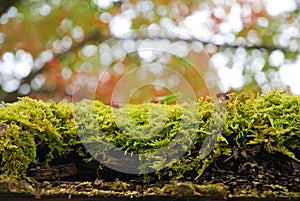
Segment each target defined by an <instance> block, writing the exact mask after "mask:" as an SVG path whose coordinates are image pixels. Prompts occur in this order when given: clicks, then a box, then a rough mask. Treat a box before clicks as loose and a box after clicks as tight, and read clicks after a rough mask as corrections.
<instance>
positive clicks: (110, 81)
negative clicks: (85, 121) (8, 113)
mask: <svg viewBox="0 0 300 201" xmlns="http://www.w3.org/2000/svg"><path fill="white" fill-rule="evenodd" d="M0 5H1V6H0V13H1V17H0V46H1V50H0V56H1V58H0V85H1V90H0V97H1V99H2V100H4V101H7V102H13V101H15V100H17V97H19V96H26V95H29V96H31V97H35V98H40V99H45V100H47V99H53V100H56V101H60V100H62V99H70V100H71V99H73V101H77V100H81V99H83V98H88V99H99V100H101V101H103V102H105V103H110V102H112V101H114V102H124V101H129V102H132V103H140V102H146V101H149V100H151V98H152V97H156V96H162V95H169V94H171V93H177V92H180V93H183V95H184V96H182V97H183V98H182V100H181V99H180V101H184V100H185V99H184V98H186V97H187V98H186V99H194V98H197V97H200V96H204V95H209V94H211V93H213V92H215V91H227V90H235V91H242V90H252V91H262V92H266V91H269V90H270V89H272V88H275V89H286V88H288V89H290V91H291V93H294V94H299V93H300V88H299V86H300V83H299V82H300V81H298V80H299V79H298V78H297V76H296V75H297V74H298V73H299V72H300V68H299V67H298V66H299V65H298V64H299V62H300V59H299V58H300V57H298V55H299V48H300V47H299V37H300V34H299V23H300V15H299V5H298V3H297V2H296V1H294V0H287V1H276V0H263V1H260V0H228V1H220V0H213V1H211V0H210V1H208V0H202V1H194V0H192V1H185V2H183V1H175V0H172V1H166V0H159V1H151V0H142V1H134V0H125V1H118V0H91V1H87V0H74V1H68V0H41V1H30V0H19V1H17V0H15V1H0Z"/></svg>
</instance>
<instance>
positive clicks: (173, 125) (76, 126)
mask: <svg viewBox="0 0 300 201" xmlns="http://www.w3.org/2000/svg"><path fill="white" fill-rule="evenodd" d="M222 101H223V103H222V104H225V100H222ZM212 104H213V103H212V102H211V101H210V98H200V99H199V101H198V102H197V104H196V105H195V104H189V103H185V104H182V105H178V104H177V105H165V104H161V105H160V104H159V105H158V104H152V103H145V104H139V105H122V106H121V108H119V109H117V108H112V107H110V106H108V105H105V104H103V103H101V102H99V101H89V100H86V101H81V102H79V103H76V104H72V103H67V102H60V103H54V102H43V101H36V100H32V99H30V98H21V99H20V100H19V101H18V102H16V103H12V104H5V107H3V108H0V121H1V122H3V123H5V124H7V125H8V128H7V129H5V130H3V131H2V132H0V142H1V143H0V144H1V146H0V161H1V166H2V167H3V171H2V173H1V177H6V176H10V177H15V178H24V177H26V170H27V168H28V166H29V165H30V163H34V162H37V161H38V162H42V163H45V164H48V163H50V162H52V161H53V160H54V159H55V158H59V157H61V155H62V154H65V155H67V153H69V152H70V151H72V150H75V151H77V152H78V153H80V154H81V156H84V157H85V158H86V159H90V160H92V158H88V157H87V156H88V154H87V153H86V152H85V151H84V147H83V145H82V143H84V144H88V145H89V144H90V145H93V144H96V145H99V144H101V143H103V144H105V143H106V142H110V143H111V147H110V148H114V146H116V147H118V148H120V149H122V150H123V151H124V152H125V153H127V154H132V153H143V154H145V155H146V156H147V153H152V152H153V151H155V150H159V149H160V148H161V147H165V146H168V145H169V144H170V143H172V142H174V141H175V142H176V140H181V139H189V137H190V133H191V132H194V133H196V136H195V138H194V139H193V141H192V143H191V144H190V145H191V146H190V147H189V149H187V152H186V154H185V155H184V156H182V157H181V158H180V159H178V160H177V161H172V162H173V163H170V164H167V165H168V166H167V169H169V170H172V172H173V173H174V174H176V177H177V178H181V177H184V176H185V175H186V174H187V173H188V172H191V171H192V172H197V173H198V177H200V176H201V175H202V173H203V172H204V171H205V169H206V168H207V167H208V166H209V165H210V164H211V163H213V162H214V161H215V160H216V159H217V158H218V157H219V156H220V155H224V154H225V155H231V154H232V153H231V149H232V147H233V146H236V147H238V148H239V150H243V149H244V148H245V147H246V146H248V145H256V144H259V145H263V147H264V148H265V150H267V151H268V152H270V153H271V152H280V153H282V154H284V155H286V156H288V157H290V158H291V159H293V160H295V161H298V162H299V161H300V158H299V147H300V97H299V96H291V95H289V94H288V93H287V92H279V91H272V92H270V93H267V94H257V95H253V94H252V95H251V94H250V95H245V94H240V95H236V94H231V98H230V99H229V100H226V111H225V112H224V109H225V108H224V107H218V104H219V103H216V104H217V105H212ZM194 107H196V109H197V110H196V111H197V113H194V112H192V111H193V109H195V108H194ZM213 108H214V112H212V109H213ZM218 110H220V111H218ZM194 111H195V110H194ZM212 115H215V116H214V118H213V120H212V118H211V117H212ZM224 115H226V116H224ZM149 117H151V118H149ZM223 119H225V123H224V129H223V130H222V128H223V127H221V128H218V127H216V128H214V127H212V128H211V129H210V130H209V128H210V125H213V124H216V125H217V124H219V123H220V122H222V120H223ZM182 122H187V125H188V126H186V125H185V124H182ZM220 129H221V130H220ZM219 131H220V132H221V133H219V134H218V135H215V134H216V133H218V132H219ZM98 133H99V135H98ZM177 135H180V136H181V137H182V138H179V139H177V138H176V136H177ZM207 136H210V138H209V139H211V140H210V141H208V143H207V144H206V145H204V146H202V144H203V142H204V139H205V138H206V137H207ZM214 141H216V142H217V144H216V146H215V147H214V149H213V150H212V152H211V153H210V154H209V155H207V156H205V157H203V156H202V155H201V152H199V150H200V148H201V147H202V148H203V149H204V150H205V149H208V148H209V146H210V145H211V144H212V143H213V142H214ZM179 144H180V143H179ZM180 146H182V148H184V149H186V148H188V147H187V146H188V145H187V144H184V143H183V144H182V145H180ZM91 147H93V146H91ZM94 147H95V149H97V146H94ZM176 150H177V149H173V150H170V151H173V152H174V153H166V154H176ZM202 151H203V150H202ZM95 153H96V154H99V155H101V154H102V153H97V150H95ZM155 157H158V156H155V155H154V156H150V155H149V161H153V160H157V161H158V162H156V163H155V164H153V165H152V168H153V169H154V170H157V174H158V175H160V173H161V167H164V166H165V165H166V164H165V161H164V160H161V159H160V158H155ZM143 165H145V166H147V164H143ZM142 168H143V167H141V169H142ZM162 171H166V169H164V170H162ZM195 179H197V177H196V178H195Z"/></svg>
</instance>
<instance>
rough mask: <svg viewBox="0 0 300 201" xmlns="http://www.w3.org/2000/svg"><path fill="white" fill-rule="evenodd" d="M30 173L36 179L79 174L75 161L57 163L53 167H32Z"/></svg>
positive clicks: (58, 177)
mask: <svg viewBox="0 0 300 201" xmlns="http://www.w3.org/2000/svg"><path fill="white" fill-rule="evenodd" d="M29 174H30V175H31V176H32V177H33V178H34V179H36V180H56V179H60V178H63V177H69V176H73V175H76V174H78V170H77V167H76V164H75V163H69V164H63V165H55V166H51V167H37V168H31V169H30V170H29Z"/></svg>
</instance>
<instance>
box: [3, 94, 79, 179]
mask: <svg viewBox="0 0 300 201" xmlns="http://www.w3.org/2000/svg"><path fill="white" fill-rule="evenodd" d="M0 121H1V122H2V123H5V124H7V125H8V127H7V128H6V129H5V130H3V131H2V132H0V142H1V147H0V159H1V166H3V168H4V170H3V173H2V174H1V176H2V177H3V176H4V177H6V176H10V177H16V178H20V177H21V178H22V177H23V178H24V177H26V175H25V174H26V169H27V168H28V166H29V164H30V163H34V162H39V163H45V164H48V163H49V162H50V161H51V160H53V159H54V158H55V157H59V156H60V155H61V154H62V153H63V152H69V151H71V150H72V148H73V147H74V145H76V144H77V143H80V142H79V140H78V137H77V134H76V131H75V127H74V123H73V117H72V106H71V105H70V104H69V103H67V102H61V103H58V104H56V103H54V102H50V103H45V102H43V101H36V100H33V99H30V98H27V97H26V98H22V99H20V100H19V101H18V102H16V103H12V104H5V107H3V108H0Z"/></svg>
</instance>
